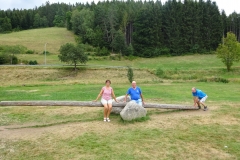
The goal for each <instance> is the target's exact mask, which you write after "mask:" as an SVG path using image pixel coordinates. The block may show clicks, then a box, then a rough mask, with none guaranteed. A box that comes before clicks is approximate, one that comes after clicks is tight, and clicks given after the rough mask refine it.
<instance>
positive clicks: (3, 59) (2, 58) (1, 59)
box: [0, 53, 18, 64]
mask: <svg viewBox="0 0 240 160" xmlns="http://www.w3.org/2000/svg"><path fill="white" fill-rule="evenodd" d="M0 64H18V58H17V57H16V56H14V55H12V54H7V53H2V54H0Z"/></svg>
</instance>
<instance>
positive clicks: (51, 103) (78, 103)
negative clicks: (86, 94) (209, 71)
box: [0, 101, 198, 110]
mask: <svg viewBox="0 0 240 160" xmlns="http://www.w3.org/2000/svg"><path fill="white" fill-rule="evenodd" d="M0 106H78V107H103V105H102V104H101V102H92V101H1V102H0ZM125 106H126V103H123V102H120V103H116V102H113V107H125ZM143 107H144V108H160V109H186V110H190V109H191V110H196V109H198V107H194V106H187V105H178V104H158V103H146V104H145V105H144V106H143Z"/></svg>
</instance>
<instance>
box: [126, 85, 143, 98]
mask: <svg viewBox="0 0 240 160" xmlns="http://www.w3.org/2000/svg"><path fill="white" fill-rule="evenodd" d="M127 94H129V95H130V97H131V100H139V99H141V96H140V95H141V94H142V91H141V89H140V88H139V87H136V88H135V89H133V88H132V87H131V88H129V89H128V91H127Z"/></svg>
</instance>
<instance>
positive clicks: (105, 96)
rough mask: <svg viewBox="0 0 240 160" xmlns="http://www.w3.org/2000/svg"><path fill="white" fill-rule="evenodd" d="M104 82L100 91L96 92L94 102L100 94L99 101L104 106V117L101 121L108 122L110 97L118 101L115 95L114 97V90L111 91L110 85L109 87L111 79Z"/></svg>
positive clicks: (110, 106) (110, 108)
mask: <svg viewBox="0 0 240 160" xmlns="http://www.w3.org/2000/svg"><path fill="white" fill-rule="evenodd" d="M105 83H106V86H104V87H102V89H101V91H100V93H99V94H98V96H97V99H96V100H95V102H96V101H97V100H98V98H99V97H101V96H102V99H101V103H102V104H103V106H104V119H103V121H104V122H110V119H109V115H110V113H111V111H112V97H113V98H114V100H115V101H116V102H118V101H117V100H116V97H115V94H114V91H113V89H112V87H110V85H111V81H110V80H106V82H105Z"/></svg>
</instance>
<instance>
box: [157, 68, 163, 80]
mask: <svg viewBox="0 0 240 160" xmlns="http://www.w3.org/2000/svg"><path fill="white" fill-rule="evenodd" d="M156 75H157V76H158V77H160V78H163V77H164V71H163V70H162V69H161V68H160V67H158V68H157V70H156Z"/></svg>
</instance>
